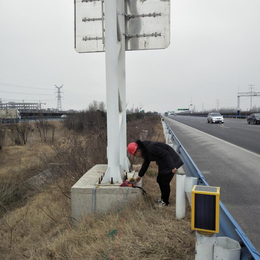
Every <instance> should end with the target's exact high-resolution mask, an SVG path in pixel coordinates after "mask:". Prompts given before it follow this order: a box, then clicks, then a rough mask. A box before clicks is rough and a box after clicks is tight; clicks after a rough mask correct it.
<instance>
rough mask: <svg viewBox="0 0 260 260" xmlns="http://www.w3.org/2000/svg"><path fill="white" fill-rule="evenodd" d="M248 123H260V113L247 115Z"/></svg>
mask: <svg viewBox="0 0 260 260" xmlns="http://www.w3.org/2000/svg"><path fill="white" fill-rule="evenodd" d="M247 123H248V124H250V123H255V124H260V113H254V114H251V115H249V116H248V117H247Z"/></svg>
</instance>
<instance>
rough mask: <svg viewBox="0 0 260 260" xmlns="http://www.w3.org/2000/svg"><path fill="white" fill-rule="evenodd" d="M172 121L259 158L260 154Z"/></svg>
mask: <svg viewBox="0 0 260 260" xmlns="http://www.w3.org/2000/svg"><path fill="white" fill-rule="evenodd" d="M173 121H174V122H177V123H180V124H182V125H184V126H186V127H188V128H191V129H193V130H195V131H197V132H199V133H201V134H204V135H207V136H209V137H212V138H215V139H216V140H218V141H221V142H223V143H225V144H229V145H231V146H233V147H236V148H238V149H240V150H242V151H244V152H247V153H250V154H252V155H254V156H256V157H259V158H260V154H257V153H254V152H251V151H249V150H247V149H245V148H242V147H240V146H237V145H235V144H232V143H229V142H227V141H224V140H222V139H220V138H218V137H216V136H214V135H210V134H207V133H205V132H202V131H200V130H198V129H196V128H194V127H191V126H188V125H185V124H184V123H181V122H179V121H176V120H173Z"/></svg>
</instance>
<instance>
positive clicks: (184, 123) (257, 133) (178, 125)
mask: <svg viewBox="0 0 260 260" xmlns="http://www.w3.org/2000/svg"><path fill="white" fill-rule="evenodd" d="M165 121H166V122H167V123H168V125H169V126H170V127H171V129H172V130H173V132H174V133H175V135H176V136H177V138H178V139H179V140H180V142H181V143H182V145H183V147H184V148H185V149H186V151H187V152H188V153H189V155H190V156H191V158H192V160H193V161H194V163H195V164H196V165H197V167H198V168H199V170H200V171H201V173H202V174H203V175H204V177H205V178H206V180H207V182H208V183H209V185H211V186H218V187H220V199H221V201H222V202H223V203H224V205H225V206H226V208H227V209H228V211H229V212H230V213H231V215H232V216H233V217H234V219H235V220H236V221H237V223H238V225H239V226H240V227H241V228H242V230H243V231H244V232H245V233H246V235H247V236H248V238H249V239H250V240H251V242H252V243H253V245H254V246H255V247H256V249H257V250H258V252H260V195H259V192H260V125H248V124H247V122H246V120H243V119H225V123H224V124H208V123H207V120H206V118H205V117H202V118H201V117H190V116H169V117H165Z"/></svg>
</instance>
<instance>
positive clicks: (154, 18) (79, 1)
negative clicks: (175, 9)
mask: <svg viewBox="0 0 260 260" xmlns="http://www.w3.org/2000/svg"><path fill="white" fill-rule="evenodd" d="M125 5H126V13H118V15H123V16H124V17H125V21H126V33H125V35H124V36H125V39H126V50H128V51H129V50H150V49H164V48H167V47H168V46H169V44H170V1H169V0H125ZM104 19H105V10H104V1H102V0H75V49H76V51H77V52H101V51H105V21H104ZM122 38H123V36H122Z"/></svg>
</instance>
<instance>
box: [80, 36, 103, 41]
mask: <svg viewBox="0 0 260 260" xmlns="http://www.w3.org/2000/svg"><path fill="white" fill-rule="evenodd" d="M93 40H95V41H97V40H103V37H88V36H85V37H83V38H82V41H93Z"/></svg>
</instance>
